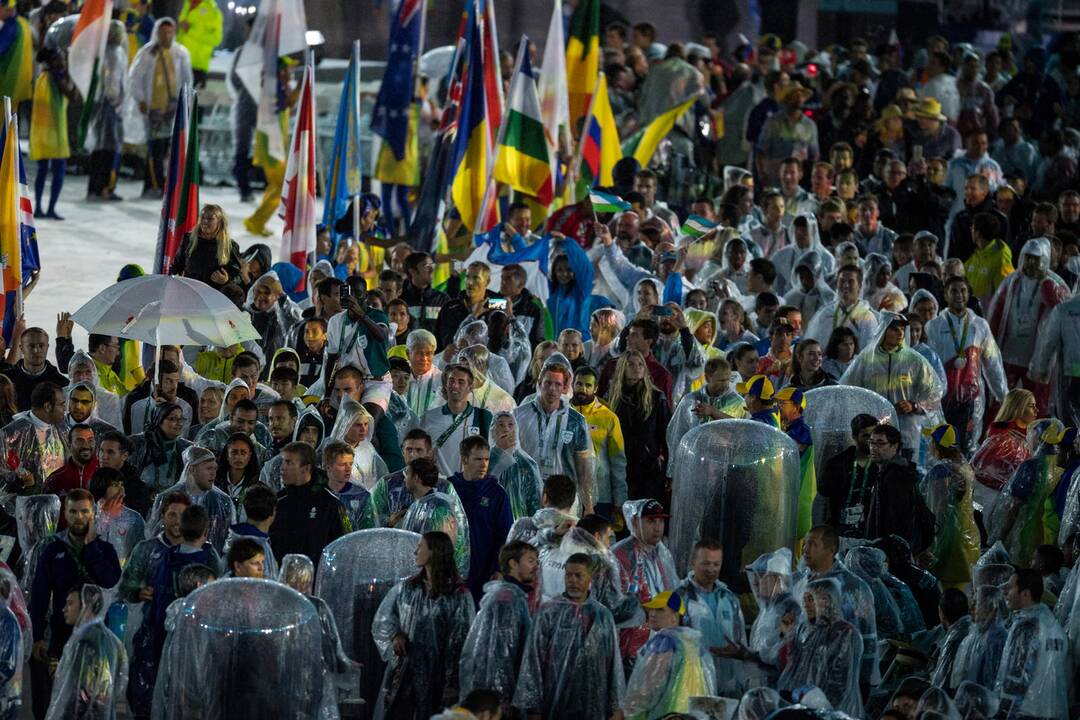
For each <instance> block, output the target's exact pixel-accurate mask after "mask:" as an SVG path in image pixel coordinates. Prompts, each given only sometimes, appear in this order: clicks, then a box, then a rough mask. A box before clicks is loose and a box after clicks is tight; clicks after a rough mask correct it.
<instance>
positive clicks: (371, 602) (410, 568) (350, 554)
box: [315, 528, 420, 707]
mask: <svg viewBox="0 0 1080 720" xmlns="http://www.w3.org/2000/svg"><path fill="white" fill-rule="evenodd" d="M419 544H420V536H419V535H417V534H416V533H412V532H406V531H404V530H396V529H393V528H375V529H369V530H359V531H357V532H354V533H349V534H348V535H346V536H344V537H341V538H338V539H337V540H335V541H334V542H332V543H330V544H329V545H327V546H326V547H325V548H324V549H323V553H322V558H321V559H320V560H319V572H318V575H317V576H316V578H315V595H316V597H319V598H321V599H322V600H324V601H325V602H326V604H327V606H328V607H329V608H330V611H331V612H332V613H333V615H334V620H335V622H336V624H337V628H338V634H339V637H340V638H341V644H342V647H343V648H344V651H345V654H346V655H347V656H348V657H350V658H352V659H353V660H355V661H356V662H358V663H360V664H361V665H362V667H363V671H362V672H361V675H360V681H361V686H360V694H361V697H362V698H363V700H364V701H365V702H366V703H367V705H368V707H374V706H375V702H376V700H377V699H378V696H379V687H380V684H381V683H382V674H383V669H384V667H385V666H384V663H383V661H382V658H381V656H380V655H379V649H378V648H377V647H375V642H374V641H373V640H372V637H371V623H372V621H374V619H375V613H376V611H377V610H378V608H379V605H380V603H382V600H383V598H385V597H386V595H387V593H389V592H390V588H391V587H393V586H394V585H396V584H397V583H398V582H400V581H401V580H402V579H404V578H406V577H408V576H410V575H412V574H413V573H414V572H416V557H415V555H416V547H417V545H419Z"/></svg>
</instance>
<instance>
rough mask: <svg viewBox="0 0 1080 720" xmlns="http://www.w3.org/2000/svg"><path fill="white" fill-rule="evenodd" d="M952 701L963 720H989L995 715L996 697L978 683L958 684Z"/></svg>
mask: <svg viewBox="0 0 1080 720" xmlns="http://www.w3.org/2000/svg"><path fill="white" fill-rule="evenodd" d="M953 701H954V702H955V703H956V710H957V712H959V713H960V717H962V718H964V720H989V719H990V718H992V717H994V715H996V714H997V707H998V702H997V697H996V696H995V695H994V693H993V692H991V691H990V690H988V689H987V688H985V687H983V686H982V685H979V684H978V683H973V682H969V681H967V680H965V681H964V682H962V683H960V687H958V688H956V695H955V696H954V697H953Z"/></svg>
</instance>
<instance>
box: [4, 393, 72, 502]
mask: <svg viewBox="0 0 1080 720" xmlns="http://www.w3.org/2000/svg"><path fill="white" fill-rule="evenodd" d="M31 418H34V419H31ZM0 453H2V454H3V461H2V462H0V480H3V482H4V486H3V488H2V489H0V498H2V502H3V506H4V508H5V509H6V510H8V512H10V511H11V505H12V497H13V495H14V493H13V491H12V488H20V490H19V492H20V493H28V494H40V493H42V492H44V489H45V479H46V478H47V477H49V475H51V474H52V473H53V472H55V471H56V470H59V469H60V468H61V467H63V465H64V458H65V456H66V455H67V438H66V437H65V436H64V434H63V432H62V431H61V430H60V429H59V428H57V427H56V426H55V425H49V424H47V423H42V422H41V421H40V420H37V419H36V416H35V415H33V413H31V412H26V413H19V414H18V415H17V416H16V417H15V419H13V420H12V421H11V422H10V423H8V424H7V425H5V426H4V427H3V428H2V429H0ZM23 477H28V478H32V479H33V483H32V484H31V485H29V486H27V485H25V484H24V483H23Z"/></svg>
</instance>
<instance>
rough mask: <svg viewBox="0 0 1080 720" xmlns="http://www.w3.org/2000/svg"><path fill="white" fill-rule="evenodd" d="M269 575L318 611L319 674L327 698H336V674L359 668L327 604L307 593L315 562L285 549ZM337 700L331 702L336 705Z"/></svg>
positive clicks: (312, 577)
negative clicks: (321, 669)
mask: <svg viewBox="0 0 1080 720" xmlns="http://www.w3.org/2000/svg"><path fill="white" fill-rule="evenodd" d="M266 577H267V578H269V579H274V578H276V579H277V581H278V582H280V583H282V584H283V585H288V586H289V587H291V588H292V589H293V590H295V591H297V592H298V593H300V594H301V595H303V596H304V597H306V598H307V599H308V600H309V601H310V602H311V604H312V605H314V606H315V610H316V611H318V613H319V623H320V625H321V626H322V654H323V662H324V663H325V664H326V674H325V675H324V677H323V693H324V695H325V696H326V697H327V698H337V696H338V692H337V684H338V680H339V678H342V676H344V675H345V674H346V673H349V674H352V673H353V672H354V671H355V670H358V669H359V665H358V664H357V663H355V662H353V660H352V659H351V658H350V657H349V656H348V655H346V654H345V648H343V647H342V645H341V636H340V635H339V634H338V629H337V622H335V620H334V613H333V611H331V610H330V606H329V605H327V604H326V601H325V600H323V599H322V598H319V597H315V596H314V595H312V594H311V590H312V585H313V584H314V582H315V566H314V564H312V562H311V558H309V557H308V556H307V555H297V554H294V553H289V554H288V555H286V556H285V557H283V558H282V559H281V572H280V574H278V575H270V574H269V573H267V575H266ZM337 702H338V701H337V700H336V699H334V700H332V701H330V702H328V703H327V705H330V704H331V703H332V705H333V707H334V708H335V710H336V708H337Z"/></svg>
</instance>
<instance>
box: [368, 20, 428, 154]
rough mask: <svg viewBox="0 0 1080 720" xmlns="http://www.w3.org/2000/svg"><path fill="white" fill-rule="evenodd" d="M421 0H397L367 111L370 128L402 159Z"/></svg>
mask: <svg viewBox="0 0 1080 720" xmlns="http://www.w3.org/2000/svg"><path fill="white" fill-rule="evenodd" d="M421 10H422V8H421V0H401V5H400V6H399V7H398V10H397V12H396V13H394V15H393V17H392V19H391V21H390V46H389V51H388V55H387V58H386V72H385V73H384V74H383V79H382V84H381V85H380V86H379V95H378V97H376V98H375V109H374V110H372V111H371V131H372V132H373V133H375V134H376V135H379V136H380V137H382V139H383V140H385V141H386V143H387V144H388V145H389V146H390V149H391V150H393V151H394V158H395V159H397V160H399V161H400V160H403V159H404V158H405V143H406V140H407V139H408V134H409V105H410V104H411V103H412V97H413V84H414V79H413V65H414V64H415V62H416V52H417V49H418V48H419V46H420V13H421Z"/></svg>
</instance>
